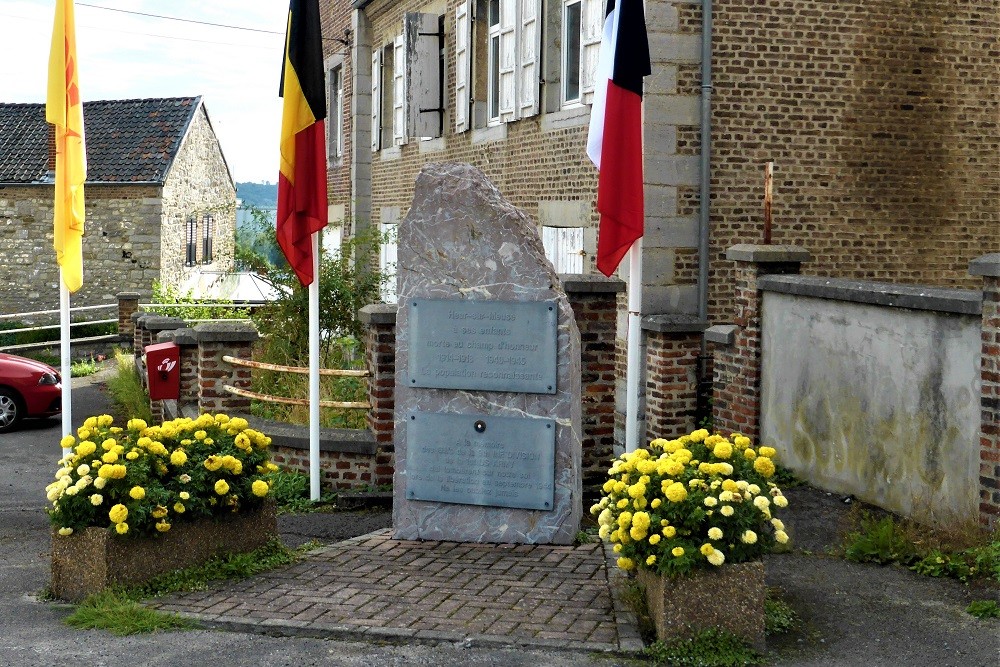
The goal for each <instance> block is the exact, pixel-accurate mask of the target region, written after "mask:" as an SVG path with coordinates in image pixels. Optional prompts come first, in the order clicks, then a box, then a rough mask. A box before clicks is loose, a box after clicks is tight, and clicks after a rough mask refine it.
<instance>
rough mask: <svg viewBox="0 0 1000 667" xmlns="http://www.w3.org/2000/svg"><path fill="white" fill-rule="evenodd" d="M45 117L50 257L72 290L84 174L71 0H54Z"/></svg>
mask: <svg viewBox="0 0 1000 667" xmlns="http://www.w3.org/2000/svg"><path fill="white" fill-rule="evenodd" d="M45 120H47V121H48V122H50V123H52V124H53V125H54V126H55V135H56V187H55V209H54V211H53V222H54V240H55V248H56V260H57V261H58V262H59V266H60V267H62V276H63V282H64V283H65V284H66V289H68V290H69V291H70V292H75V291H77V290H78V289H80V286H81V285H83V222H84V207H83V183H84V181H86V180H87V151H86V148H85V145H84V139H83V103H82V102H81V100H80V78H79V71H78V69H77V61H76V24H75V21H74V20H73V0H56V18H55V23H54V25H53V28H52V49H51V51H50V52H49V88H48V95H47V97H46V101H45Z"/></svg>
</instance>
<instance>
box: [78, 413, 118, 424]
mask: <svg viewBox="0 0 1000 667" xmlns="http://www.w3.org/2000/svg"><path fill="white" fill-rule="evenodd" d="M114 421H115V420H114V418H113V417H112V416H111V415H98V417H97V425H98V426H100V427H105V426H111V424H113V423H114ZM84 426H86V423H84Z"/></svg>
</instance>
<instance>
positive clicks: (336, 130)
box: [327, 62, 344, 165]
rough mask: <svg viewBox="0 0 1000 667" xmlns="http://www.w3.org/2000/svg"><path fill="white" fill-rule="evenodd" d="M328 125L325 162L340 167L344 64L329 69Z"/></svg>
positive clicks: (342, 155)
mask: <svg viewBox="0 0 1000 667" xmlns="http://www.w3.org/2000/svg"><path fill="white" fill-rule="evenodd" d="M328 72H329V77H330V78H329V88H328V91H329V96H330V104H329V109H330V125H329V127H328V134H327V160H328V162H329V163H330V164H331V165H340V164H342V163H343V160H344V63H343V62H340V63H337V64H335V65H333V66H332V67H330V68H329V70H328Z"/></svg>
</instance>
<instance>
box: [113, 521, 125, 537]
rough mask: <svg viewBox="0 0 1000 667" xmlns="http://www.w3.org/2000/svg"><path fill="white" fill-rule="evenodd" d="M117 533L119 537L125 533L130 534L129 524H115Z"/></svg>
mask: <svg viewBox="0 0 1000 667" xmlns="http://www.w3.org/2000/svg"><path fill="white" fill-rule="evenodd" d="M115 531H116V532H117V533H118V534H119V535H124V534H125V533H127V532H128V524H127V523H125V522H124V521H123V522H122V523H116V524H115Z"/></svg>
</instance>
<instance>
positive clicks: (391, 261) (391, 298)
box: [378, 222, 399, 303]
mask: <svg viewBox="0 0 1000 667" xmlns="http://www.w3.org/2000/svg"><path fill="white" fill-rule="evenodd" d="M381 226H382V230H381V231H382V235H383V239H384V241H383V243H382V245H381V247H380V248H379V261H378V267H379V269H380V270H381V271H382V273H383V274H384V275H385V276H386V278H387V280H386V281H385V283H384V284H383V286H382V301H384V302H385V303H396V300H397V294H396V248H397V239H398V237H397V232H398V229H399V226H398V224H397V223H395V222H383V223H382V225H381Z"/></svg>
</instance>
